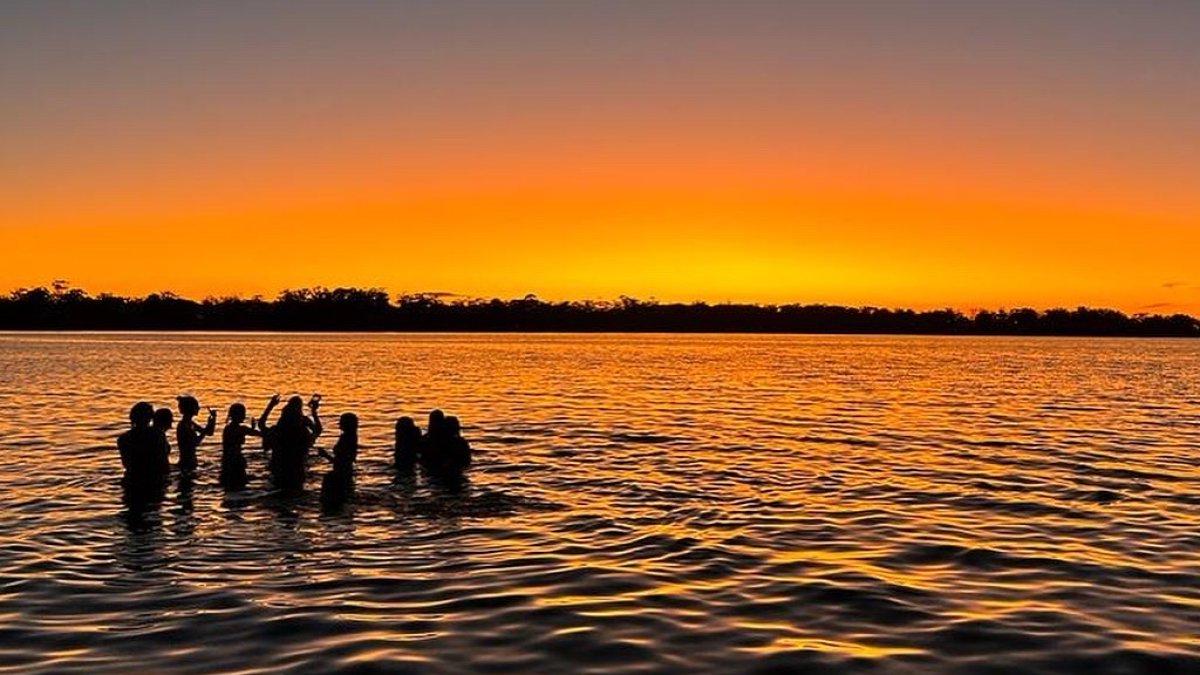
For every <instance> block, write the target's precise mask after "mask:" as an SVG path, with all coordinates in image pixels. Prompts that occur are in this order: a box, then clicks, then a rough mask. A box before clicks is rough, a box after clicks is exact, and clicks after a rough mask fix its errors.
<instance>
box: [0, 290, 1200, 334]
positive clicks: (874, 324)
mask: <svg viewBox="0 0 1200 675" xmlns="http://www.w3.org/2000/svg"><path fill="white" fill-rule="evenodd" d="M0 331H22V332H23V331H111V332H125V331H224V332H260V331H267V332H279V333H295V332H330V333H446V332H453V333H580V334H589V333H593V334H594V333H628V334H645V333H679V334H764V335H942V336H958V335H961V336H989V335H990V336H1009V337H1042V336H1044V337H1175V338H1195V337H1200V320H1198V319H1196V318H1195V317H1191V316H1188V315H1185V314H1174V315H1159V314H1136V315H1132V316H1130V315H1127V314H1124V313H1122V312H1119V311H1116V310H1110V309H1093V308H1087V307H1079V308H1076V309H1069V310H1068V309H1049V310H1044V311H1039V310H1034V309H1027V308H1022V309H1012V310H998V311H980V312H976V313H974V314H965V313H963V312H959V311H957V310H953V309H940V310H927V311H915V310H910V309H888V308H878V307H841V306H836V305H820V304H808V305H805V304H787V305H755V304H733V303H723V304H708V303H690V304H684V303H659V302H655V301H641V300H636V299H633V298H628V297H622V298H621V299H619V300H617V301H612V302H595V301H582V302H579V301H576V302H548V301H544V300H540V299H538V298H536V297H534V296H526V297H524V298H521V299H517V300H500V299H491V300H482V299H455V300H453V301H446V300H444V299H443V296H440V295H436V294H420V295H402V296H399V297H397V298H396V299H395V300H393V299H392V298H391V296H389V295H388V293H387V292H386V291H383V290H381V289H357V288H337V289H326V288H313V289H301V290H294V291H284V292H283V293H281V294H280V295H279V296H278V297H277V298H276V299H274V300H266V299H263V298H258V297H256V298H249V299H246V298H208V299H205V300H203V301H196V300H190V299H187V298H182V297H179V296H176V295H173V294H170V293H156V294H152V295H148V296H145V297H140V298H125V297H120V296H115V295H108V294H102V295H98V296H91V295H89V294H88V293H86V292H84V291H81V290H78V289H71V290H66V289H64V288H61V287H60V288H56V289H54V290H50V289H45V288H35V289H22V290H18V291H14V292H12V293H10V294H9V295H8V296H5V297H0Z"/></svg>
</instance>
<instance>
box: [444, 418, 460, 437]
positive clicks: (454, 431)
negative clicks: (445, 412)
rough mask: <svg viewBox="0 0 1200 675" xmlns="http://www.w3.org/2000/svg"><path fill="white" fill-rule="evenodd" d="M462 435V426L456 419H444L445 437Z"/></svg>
mask: <svg viewBox="0 0 1200 675" xmlns="http://www.w3.org/2000/svg"><path fill="white" fill-rule="evenodd" d="M460 434H462V424H460V423H459V422H458V418H457V417H455V416H453V415H451V416H450V417H447V418H446V435H447V436H459V435H460Z"/></svg>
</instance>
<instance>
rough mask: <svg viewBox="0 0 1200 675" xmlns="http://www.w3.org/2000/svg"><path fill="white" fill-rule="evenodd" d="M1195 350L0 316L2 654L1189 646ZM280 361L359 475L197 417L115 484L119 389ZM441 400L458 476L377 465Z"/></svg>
mask: <svg viewBox="0 0 1200 675" xmlns="http://www.w3.org/2000/svg"><path fill="white" fill-rule="evenodd" d="M1198 375H1200V345H1197V344H1196V343H1192V342H1186V341H1169V340H1158V341H1156V340H1143V341H1120V340H1070V339H1050V340H1020V339H964V338H890V337H861V338H859V337H836V336H834V337H775V336H608V335H597V336H562V335H539V336H523V335H511V336H509V335H498V336H487V335H475V336H466V335H442V336H388V335H377V336H321V335H240V336H229V335H204V334H189V335H152V334H142V335H54V334H38V335H0V407H2V409H3V410H4V411H5V414H4V415H2V416H0V443H2V444H3V450H4V455H5V458H6V461H5V462H4V463H2V464H0V481H2V486H3V490H2V491H0V509H2V510H0V514H2V515H3V516H4V517H3V519H0V556H2V557H0V560H2V561H3V563H4V565H3V577H2V578H0V581H2V584H3V585H2V586H0V589H2V591H0V592H2V595H0V601H2V602H3V604H2V605H0V630H3V631H6V632H7V635H8V636H9V639H8V640H6V646H4V647H3V649H2V651H0V655H2V656H3V658H0V663H11V664H12V665H11V666H9V667H7V668H6V667H3V666H0V672H3V671H5V670H16V671H22V672H26V671H37V670H39V669H40V670H43V671H53V670H58V669H60V668H63V667H66V666H71V667H74V668H78V669H83V670H89V671H105V670H124V669H125V667H126V666H127V665H128V664H129V663H131V662H136V663H138V664H139V665H140V666H141V667H144V668H146V669H149V670H155V669H173V668H177V667H179V665H180V664H187V666H188V667H194V668H196V669H199V670H215V669H230V668H237V669H240V670H244V671H246V672H255V671H264V672H265V671H273V670H277V669H280V668H297V669H304V670H306V671H310V672H312V671H317V672H319V671H323V670H337V669H341V668H347V667H352V666H356V665H364V664H370V665H376V666H383V667H389V666H390V667H396V668H399V667H405V666H408V667H412V666H420V667H424V668H432V669H436V670H462V669H464V668H469V667H470V666H471V665H472V664H479V663H484V662H486V663H489V664H492V665H493V666H494V667H496V668H499V669H502V670H515V671H519V672H536V671H561V670H563V669H572V670H589V669H595V670H605V671H608V670H640V669H647V668H649V669H668V670H695V669H704V670H709V669H715V670H735V671H741V670H746V669H750V668H753V667H763V668H771V667H777V668H782V669H789V670H791V669H803V668H820V669H828V668H837V669H842V670H857V669H874V670H879V669H882V670H884V671H885V672H930V671H966V672H971V671H973V670H974V669H976V668H978V667H980V666H982V665H992V666H996V667H1002V668H1010V669H1013V670H1019V671H1035V672H1036V671H1045V672H1064V671H1067V672H1070V671H1080V672H1082V671H1086V672H1089V673H1091V672H1106V671H1120V670H1125V671H1133V672H1140V671H1153V670H1162V669H1176V670H1187V669H1194V668H1200V661H1198V660H1197V659H1198V654H1200V647H1198V645H1197V644H1196V639H1195V635H1196V627H1197V626H1200V590H1197V589H1200V535H1198V534H1197V532H1200V511H1198V510H1197V508H1198V506H1200V497H1197V495H1198V494H1200V490H1197V488H1198V487H1200V473H1198V472H1197V469H1196V462H1195V459H1194V458H1195V452H1196V448H1197V447H1198V444H1200V388H1198V387H1197V385H1196V382H1197V381H1198V380H1197V376H1198ZM275 391H283V392H284V393H289V392H291V391H300V392H310V391H320V392H322V393H323V394H324V395H325V400H326V407H327V418H328V419H329V420H330V421H332V420H333V419H334V418H335V417H336V415H337V414H338V413H340V412H342V411H347V410H353V411H355V412H357V413H359V415H360V417H361V418H362V420H363V425H362V432H361V440H362V443H363V444H364V446H365V447H364V449H363V450H362V452H361V453H360V466H359V474H358V493H357V497H356V500H355V502H354V503H352V504H351V505H350V506H349V507H347V508H346V509H345V510H343V511H341V512H338V513H332V514H323V513H322V512H321V509H320V505H319V503H318V502H317V500H316V498H315V496H314V495H312V494H309V495H306V496H305V497H303V498H301V499H298V500H292V499H285V498H281V497H278V496H275V495H271V494H268V493H267V492H266V491H265V490H264V489H263V483H262V481H261V480H256V481H252V483H251V489H250V490H248V491H246V492H243V493H233V494H226V493H224V492H223V491H222V490H221V489H220V488H219V487H218V486H217V485H216V484H215V480H214V478H215V474H216V462H217V458H218V457H219V452H218V451H217V450H216V448H215V447H213V446H211V445H210V446H208V447H206V448H202V451H201V479H200V480H199V481H198V482H197V484H196V485H195V486H193V487H192V488H191V489H190V490H185V489H182V488H181V487H180V486H173V487H172V489H171V491H170V493H169V494H168V497H167V499H166V501H165V502H164V503H163V504H162V505H161V506H160V507H159V508H157V509H154V510H151V511H149V512H146V513H134V512H131V511H130V510H128V509H126V508H125V506H124V505H123V504H122V502H121V496H120V490H119V486H118V484H117V479H118V474H119V468H118V465H119V462H118V461H117V457H116V451H115V448H114V446H113V438H114V437H115V436H116V434H117V433H119V432H120V431H121V430H122V428H123V427H124V419H125V415H126V411H127V409H128V407H129V405H130V404H131V403H132V402H134V401H135V400H137V399H139V398H146V399H149V400H153V401H155V402H156V403H159V404H167V403H168V402H169V401H170V400H171V399H172V398H173V397H174V396H175V395H176V394H179V393H183V392H188V393H193V394H195V395H197V396H198V397H199V398H200V400H201V402H202V403H203V404H204V405H213V406H215V407H217V408H218V409H219V410H220V411H222V413H223V411H224V409H225V408H226V407H227V406H228V404H229V403H231V402H233V401H235V400H241V401H244V402H245V403H246V404H247V406H248V407H249V408H250V410H251V414H257V412H258V410H257V409H258V408H259V407H260V406H261V405H262V403H263V402H264V401H265V399H266V397H267V396H268V395H269V394H271V393H273V392H275ZM435 406H437V407H442V408H445V409H446V410H448V411H449V412H451V413H452V414H456V415H458V416H459V417H461V418H462V420H463V422H464V424H465V431H466V433H467V435H468V436H469V437H470V438H471V440H472V442H473V444H474V445H475V447H476V449H477V452H478V455H477V466H476V467H475V468H474V469H473V471H472V475H471V480H470V483H469V484H468V485H467V486H466V487H465V488H464V489H462V490H460V491H454V490H447V489H445V488H442V487H439V486H437V485H435V484H430V483H429V482H427V481H425V480H424V479H423V478H417V479H416V480H411V479H410V480H399V481H396V480H393V477H392V476H391V475H390V474H389V472H388V469H387V457H388V454H389V450H388V448H387V444H388V442H389V441H388V439H389V438H390V430H391V425H392V422H393V420H394V419H395V417H396V416H398V415H401V414H409V415H414V416H418V415H422V414H423V413H424V412H426V411H427V410H429V409H430V408H432V407H435ZM330 428H331V429H332V425H330ZM332 441H333V435H332V434H331V435H330V436H328V437H326V438H325V439H324V440H323V443H324V444H325V445H326V446H328V445H329V444H331V443H332ZM248 455H249V459H250V462H251V469H252V471H253V472H256V473H257V474H258V475H260V476H261V474H262V473H263V463H262V457H261V455H260V454H259V453H256V452H254V451H249V452H248ZM323 470H324V469H323V468H321V467H318V469H317V473H318V474H319V473H320V472H321V471H323ZM314 486H315V481H314Z"/></svg>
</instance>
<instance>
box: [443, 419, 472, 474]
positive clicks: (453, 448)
mask: <svg viewBox="0 0 1200 675" xmlns="http://www.w3.org/2000/svg"><path fill="white" fill-rule="evenodd" d="M445 436H446V438H445V441H444V443H445V450H444V451H443V453H442V457H443V460H442V461H443V465H442V470H443V471H444V472H445V473H449V474H460V473H462V472H464V471H466V470H467V467H469V466H471V444H470V443H468V442H467V439H465V438H463V437H462V425H461V424H460V423H459V421H458V418H457V417H453V416H451V417H447V418H446V431H445Z"/></svg>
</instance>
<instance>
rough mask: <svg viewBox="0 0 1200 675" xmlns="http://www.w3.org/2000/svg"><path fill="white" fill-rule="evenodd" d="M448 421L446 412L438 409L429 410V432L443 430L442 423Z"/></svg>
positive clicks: (433, 432)
mask: <svg viewBox="0 0 1200 675" xmlns="http://www.w3.org/2000/svg"><path fill="white" fill-rule="evenodd" d="M445 422H446V413H444V412H442V411H441V410H438V409H436V408H435V409H433V410H431V411H429V433H431V434H435V433H438V432H440V431H441V430H442V425H443V424H445Z"/></svg>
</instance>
